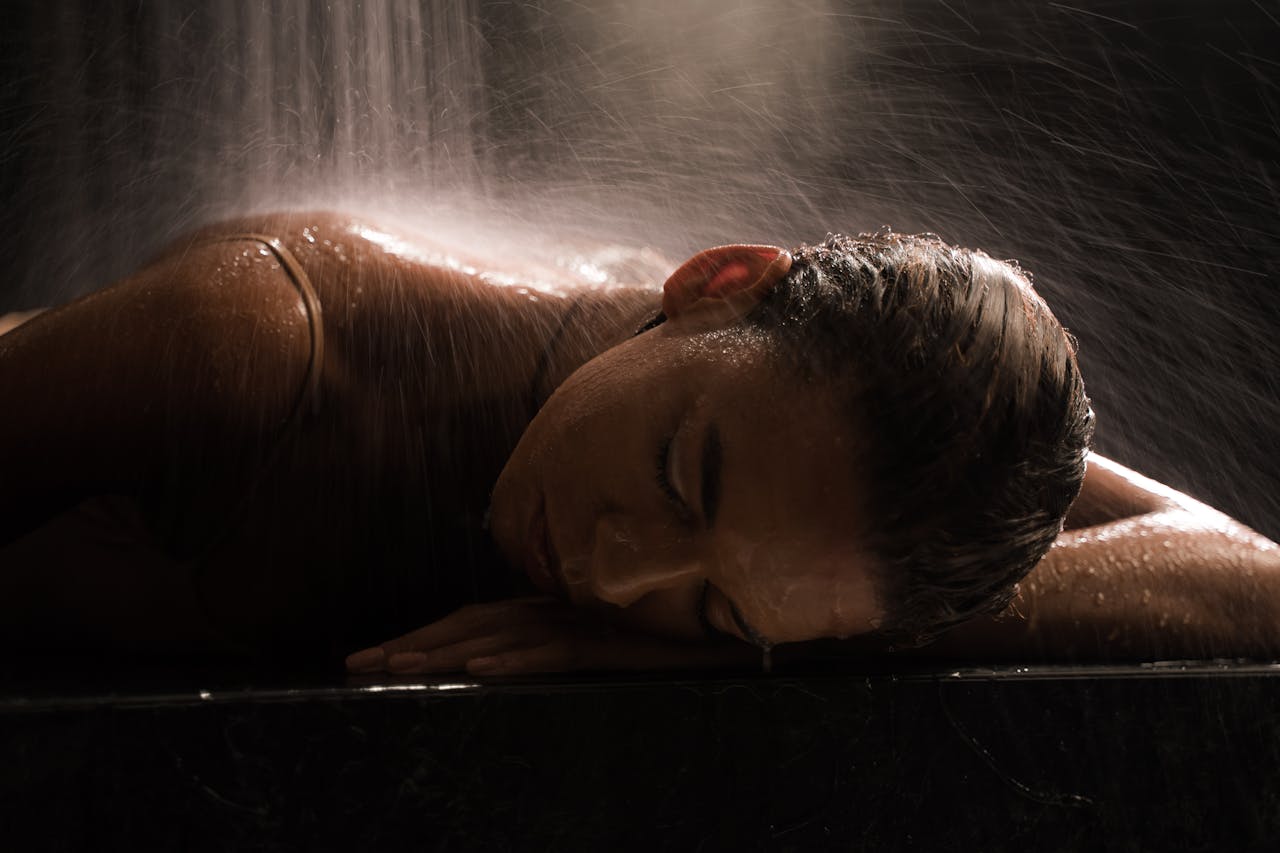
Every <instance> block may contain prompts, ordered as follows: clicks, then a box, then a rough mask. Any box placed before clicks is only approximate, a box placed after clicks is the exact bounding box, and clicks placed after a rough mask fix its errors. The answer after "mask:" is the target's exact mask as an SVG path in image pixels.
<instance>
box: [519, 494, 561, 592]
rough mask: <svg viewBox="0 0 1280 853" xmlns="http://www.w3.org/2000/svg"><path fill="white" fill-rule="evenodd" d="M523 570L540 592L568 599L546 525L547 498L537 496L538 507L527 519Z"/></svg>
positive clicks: (558, 562) (558, 561)
mask: <svg viewBox="0 0 1280 853" xmlns="http://www.w3.org/2000/svg"><path fill="white" fill-rule="evenodd" d="M525 554H526V559H525V560H524V572H525V574H526V575H528V576H529V580H531V581H533V585H534V586H536V587H537V588H538V589H539V590H541V591H542V592H545V593H546V594H547V595H554V596H556V597H557V598H562V599H568V597H569V595H568V589H567V588H566V586H565V583H564V578H563V577H562V576H561V574H560V560H559V558H558V557H557V556H556V551H555V546H554V544H552V542H551V531H550V528H549V527H548V526H547V500H546V498H545V497H543V496H539V498H538V507H537V509H535V510H534V511H533V517H532V518H531V519H530V520H529V538H528V548H527V549H526V551H525Z"/></svg>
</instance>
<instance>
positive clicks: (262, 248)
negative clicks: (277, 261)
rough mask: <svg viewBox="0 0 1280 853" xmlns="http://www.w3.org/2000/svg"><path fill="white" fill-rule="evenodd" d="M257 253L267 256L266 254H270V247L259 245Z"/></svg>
mask: <svg viewBox="0 0 1280 853" xmlns="http://www.w3.org/2000/svg"><path fill="white" fill-rule="evenodd" d="M258 254H259V255H262V257H264V258H265V257H267V256H268V255H270V254H271V250H270V249H268V248H267V247H266V246H263V247H261V248H260V249H258Z"/></svg>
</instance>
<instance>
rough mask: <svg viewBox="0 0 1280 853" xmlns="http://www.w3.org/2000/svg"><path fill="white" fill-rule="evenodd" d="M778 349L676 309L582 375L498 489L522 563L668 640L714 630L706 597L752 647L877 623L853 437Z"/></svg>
mask: <svg viewBox="0 0 1280 853" xmlns="http://www.w3.org/2000/svg"><path fill="white" fill-rule="evenodd" d="M768 354H769V353H768V344H767V342H766V341H764V340H759V339H756V338H753V337H751V336H744V335H742V334H741V333H732V332H728V331H724V330H717V329H712V330H707V329H706V328H705V324H704V325H703V326H701V327H700V326H698V325H697V324H695V323H694V322H691V321H689V320H688V319H686V318H684V317H678V318H676V319H672V320H668V321H667V322H666V323H664V324H663V325H661V326H659V327H657V328H656V329H653V330H651V331H648V332H646V333H644V334H642V335H640V336H638V337H636V338H633V339H632V340H630V341H628V342H626V343H625V344H622V345H620V346H618V347H615V348H613V349H611V350H609V351H607V352H605V353H603V354H602V355H600V356H598V357H597V358H595V359H593V360H592V361H590V362H588V363H587V364H586V365H584V366H583V367H582V368H580V369H579V370H578V371H577V372H575V373H574V374H573V375H572V376H570V378H569V379H568V380H567V381H566V382H565V383H564V384H563V385H561V387H560V388H559V389H558V390H557V391H556V392H555V394H554V395H552V397H551V398H550V399H549V400H548V401H547V403H546V405H545V406H544V407H543V408H542V410H541V411H540V412H539V413H538V416H537V417H536V418H535V419H534V421H533V423H532V424H530V426H529V428H528V429H527V430H526V431H525V433H524V436H523V437H522V438H521V440H520V443H519V445H518V446H517V447H516V450H515V452H514V453H513V454H512V456H511V459H510V460H509V461H508V462H507V465H506V467H505V469H504V470H503V472H502V475H501V476H500V478H499V480H498V483H497V486H496V487H495V489H494V495H493V515H492V524H493V531H494V535H495V537H496V538H497V541H498V544H499V546H500V548H501V549H502V551H503V553H504V554H505V555H506V557H507V558H508V559H509V560H510V561H511V562H512V563H513V564H515V565H517V566H521V567H522V568H524V570H525V571H526V572H527V573H528V574H529V576H530V577H531V578H532V579H533V580H534V582H535V583H536V584H537V585H539V586H540V587H541V588H543V589H544V590H545V591H547V592H549V593H553V594H561V595H565V596H567V597H568V598H569V599H570V600H571V601H572V602H574V603H575V604H578V605H582V606H586V607H591V608H596V609H604V610H607V611H609V612H610V614H611V616H612V617H613V618H616V619H618V620H620V621H622V622H625V623H626V624H628V625H631V626H633V627H637V628H641V629H643V630H647V631H650V632H653V633H659V634H664V635H668V636H675V637H689V638H693V637H699V636H702V635H703V625H702V623H701V620H700V619H699V609H700V599H702V597H703V596H704V595H705V618H706V622H707V623H709V624H710V626H711V627H713V628H714V629H715V630H717V631H720V632H723V633H725V634H729V635H732V636H737V637H741V638H743V639H747V640H756V641H760V640H764V641H767V642H770V643H782V642H793V641H800V640H809V639H816V638H820V637H843V636H850V635H854V634H861V633H865V632H867V631H870V630H872V629H873V628H874V627H875V626H876V624H878V621H879V619H880V618H881V615H882V614H881V612H880V609H879V606H878V604H877V602H876V594H875V593H876V590H875V586H874V584H873V579H872V573H871V566H870V562H869V559H868V557H867V556H866V555H865V554H864V553H862V552H861V551H860V550H859V544H858V539H857V536H856V533H857V531H858V518H859V516H860V513H859V510H858V508H859V507H860V506H861V505H862V499H863V498H862V495H861V494H860V493H859V491H858V489H857V487H856V486H855V481H856V474H857V469H856V463H855V456H856V454H855V451H856V450H857V448H856V446H855V443H854V439H853V437H852V436H850V435H849V430H848V428H847V427H846V425H845V424H844V422H843V420H842V418H841V417H840V416H839V415H838V414H837V412H836V411H835V408H834V406H832V405H831V404H830V401H828V400H827V399H826V398H825V395H823V394H822V393H820V392H818V391H817V390H815V389H812V388H807V387H802V384H801V383H799V382H797V381H794V380H792V379H790V378H789V377H787V376H785V375H783V374H780V373H777V372H775V370H774V369H773V368H772V367H771V366H770V364H769V360H768ZM735 610H736V611H737V612H736V614H735V612H734V611H735ZM753 634H754V635H756V636H752V635H753Z"/></svg>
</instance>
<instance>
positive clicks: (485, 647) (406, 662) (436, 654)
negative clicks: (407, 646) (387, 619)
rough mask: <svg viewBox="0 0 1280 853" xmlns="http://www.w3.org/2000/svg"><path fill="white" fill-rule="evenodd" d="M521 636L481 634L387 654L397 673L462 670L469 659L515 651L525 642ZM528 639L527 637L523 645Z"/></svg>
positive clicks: (393, 669)
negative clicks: (456, 640) (456, 641)
mask: <svg viewBox="0 0 1280 853" xmlns="http://www.w3.org/2000/svg"><path fill="white" fill-rule="evenodd" d="M522 639H524V638H521V637H520V636H519V635H512V634H499V635H495V636H490V637H477V638H475V639H471V640H466V641H463V642H461V643H454V644H453V645H450V646H445V647H444V648H439V649H428V650H412V651H405V652H396V653H395V654H392V655H389V656H388V657H387V670H388V671H389V672H394V673H397V674H406V675H407V674H424V673H432V672H460V671H462V670H463V669H465V668H466V663H467V661H469V660H471V659H472V658H477V657H489V656H492V655H497V654H501V653H505V652H508V651H511V650H512V649H515V648H519V647H520V646H521V645H522V642H521V641H522ZM527 643H528V640H527V639H524V643H523V644H527Z"/></svg>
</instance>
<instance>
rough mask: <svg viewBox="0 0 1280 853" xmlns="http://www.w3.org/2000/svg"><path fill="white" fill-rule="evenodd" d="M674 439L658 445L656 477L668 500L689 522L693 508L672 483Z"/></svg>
mask: <svg viewBox="0 0 1280 853" xmlns="http://www.w3.org/2000/svg"><path fill="white" fill-rule="evenodd" d="M672 441H673V439H672V438H667V439H664V440H663V441H662V443H661V444H660V445H658V459H657V472H656V477H657V481H658V488H659V489H660V490H661V491H662V494H663V495H664V496H665V497H666V499H667V502H668V503H670V504H671V506H672V508H673V509H674V510H675V512H676V515H677V516H679V518H680V520H681V521H684V522H689V521H692V520H693V510H692V509H690V508H689V504H688V503H686V502H685V499H684V497H683V496H682V495H681V494H680V492H678V491H676V487H675V486H673V485H672V484H671V443H672Z"/></svg>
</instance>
